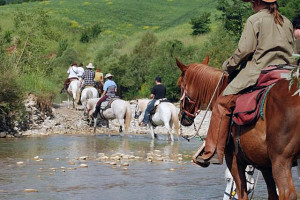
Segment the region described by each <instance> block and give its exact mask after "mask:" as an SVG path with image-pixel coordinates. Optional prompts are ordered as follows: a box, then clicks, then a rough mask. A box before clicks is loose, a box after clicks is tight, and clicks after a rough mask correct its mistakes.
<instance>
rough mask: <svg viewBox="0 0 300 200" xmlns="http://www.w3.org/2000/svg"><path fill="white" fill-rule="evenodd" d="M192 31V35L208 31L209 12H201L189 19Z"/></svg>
mask: <svg viewBox="0 0 300 200" xmlns="http://www.w3.org/2000/svg"><path fill="white" fill-rule="evenodd" d="M190 24H192V29H193V33H192V35H199V34H203V33H207V32H209V31H210V28H209V25H210V13H203V14H202V15H200V16H199V17H194V18H192V19H191V22H190Z"/></svg>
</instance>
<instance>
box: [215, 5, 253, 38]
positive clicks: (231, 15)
mask: <svg viewBox="0 0 300 200" xmlns="http://www.w3.org/2000/svg"><path fill="white" fill-rule="evenodd" d="M217 9H218V10H220V11H221V12H222V14H221V17H219V19H220V20H221V21H222V22H223V24H224V28H225V29H226V30H227V31H229V33H230V34H231V35H234V36H236V38H239V37H240V35H241V33H242V31H243V27H244V22H245V21H246V19H247V18H248V17H249V16H250V15H251V14H252V13H253V11H252V9H251V8H250V4H249V3H244V2H242V1H241V0H218V6H217Z"/></svg>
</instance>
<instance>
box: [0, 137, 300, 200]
mask: <svg viewBox="0 0 300 200" xmlns="http://www.w3.org/2000/svg"><path fill="white" fill-rule="evenodd" d="M198 146H199V142H198V141H196V140H195V141H192V142H190V143H189V142H187V141H183V140H182V141H180V142H175V143H174V144H171V143H170V142H166V141H164V140H159V141H155V142H151V139H150V138H149V137H148V136H146V137H142V136H132V137H128V138H120V137H119V136H112V137H107V136H99V135H98V136H59V135H55V136H50V137H41V138H17V139H1V140H0V169H1V170H0V199H51V200H54V199H86V200H89V199H103V200H104V199H105V200H106V199H172V200H173V199H176V200H181V199H182V200H183V199H222V198H223V192H224V189H225V181H224V171H225V165H222V166H214V165H212V166H210V167H208V168H205V169H203V168H201V167H198V166H196V165H194V164H192V163H191V162H190V160H191V157H190V156H191V155H192V154H193V153H194V151H195V150H196V149H197V148H198ZM150 152H154V153H156V154H160V155H162V156H163V157H164V159H165V161H153V162H148V161H147V160H145V159H146V157H147V153H148V154H149V153H150ZM98 153H105V155H107V156H111V155H113V154H116V153H120V154H121V153H122V154H126V155H134V156H139V157H140V158H139V159H127V160H122V161H121V162H118V161H117V162H116V164H117V165H111V164H106V163H105V161H102V160H99V159H96V158H97V157H99V156H98ZM178 154H182V155H183V160H182V161H181V160H180V159H178ZM35 156H39V157H40V158H42V159H43V160H42V161H36V160H34V157H35ZM81 156H89V157H88V159H87V160H83V161H80V160H76V158H77V159H78V158H79V157H81ZM58 158H59V159H58ZM70 160H73V161H74V163H75V165H70V164H69V163H68V162H69V161H70ZM18 161H23V162H24V164H22V165H17V164H16V162H18ZM110 162H111V161H110ZM124 162H127V163H129V166H126V167H124V166H122V163H124ZM82 163H84V164H87V165H88V168H81V167H79V165H80V164H82ZM61 167H65V169H61ZM50 168H56V170H54V169H50ZM68 168H72V169H68ZM74 168H76V169H74ZM293 175H294V177H295V178H294V180H295V185H296V188H297V190H298V191H299V189H300V181H299V179H297V178H296V175H297V172H296V169H293ZM255 177H256V175H255ZM28 188H32V189H36V190H38V192H33V193H26V192H24V189H28ZM266 197H267V191H266V186H265V183H264V181H263V180H262V177H261V176H260V179H259V181H258V185H257V189H256V190H255V194H254V199H266Z"/></svg>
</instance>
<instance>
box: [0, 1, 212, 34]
mask: <svg viewBox="0 0 300 200" xmlns="http://www.w3.org/2000/svg"><path fill="white" fill-rule="evenodd" d="M215 5H216V1H213V0H188V1H186V0H147V1H146V0H88V1H87V0H64V1H62V0H52V1H43V2H32V3H23V4H14V5H7V6H1V7H0V12H1V13H5V15H6V16H7V15H8V16H12V13H13V11H14V10H15V9H24V8H27V9H29V10H30V9H35V8H44V9H47V10H49V12H50V13H51V15H52V16H54V17H55V18H56V19H57V20H61V21H68V22H69V23H70V26H73V28H75V29H76V28H80V27H82V26H86V25H89V24H92V23H95V22H101V23H102V24H103V26H104V28H105V30H110V31H111V32H110V34H112V33H116V34H127V35H130V34H133V33H136V32H139V31H144V30H153V31H155V32H159V31H161V30H166V29H169V28H171V27H176V26H178V25H181V24H184V23H187V22H188V21H189V20H190V18H192V17H193V16H195V15H198V14H199V13H201V12H203V11H206V12H210V11H213V10H215ZM2 16H3V17H5V16H4V15H2ZM5 18H6V17H5ZM8 18H10V17H8ZM1 21H2V20H1ZM1 24H2V22H1Z"/></svg>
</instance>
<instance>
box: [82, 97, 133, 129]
mask: <svg viewBox="0 0 300 200" xmlns="http://www.w3.org/2000/svg"><path fill="white" fill-rule="evenodd" d="M99 99H100V98H95V99H89V100H87V104H86V108H85V111H84V112H85V113H86V114H87V115H88V116H91V117H92V115H93V113H94V112H95V108H96V104H97V102H98V101H99ZM101 116H103V117H104V119H102V120H105V121H106V122H107V128H109V123H108V120H112V119H117V120H118V122H119V124H120V129H119V131H120V135H123V128H125V132H124V133H125V134H126V133H128V129H129V127H130V121H131V108H130V104H129V103H128V102H127V101H124V100H122V99H116V100H114V101H113V102H112V103H111V106H110V108H108V109H106V110H104V111H103V113H102V114H101V115H100V117H101ZM98 117H99V114H98ZM98 117H97V118H98ZM97 118H94V133H96V128H97Z"/></svg>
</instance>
